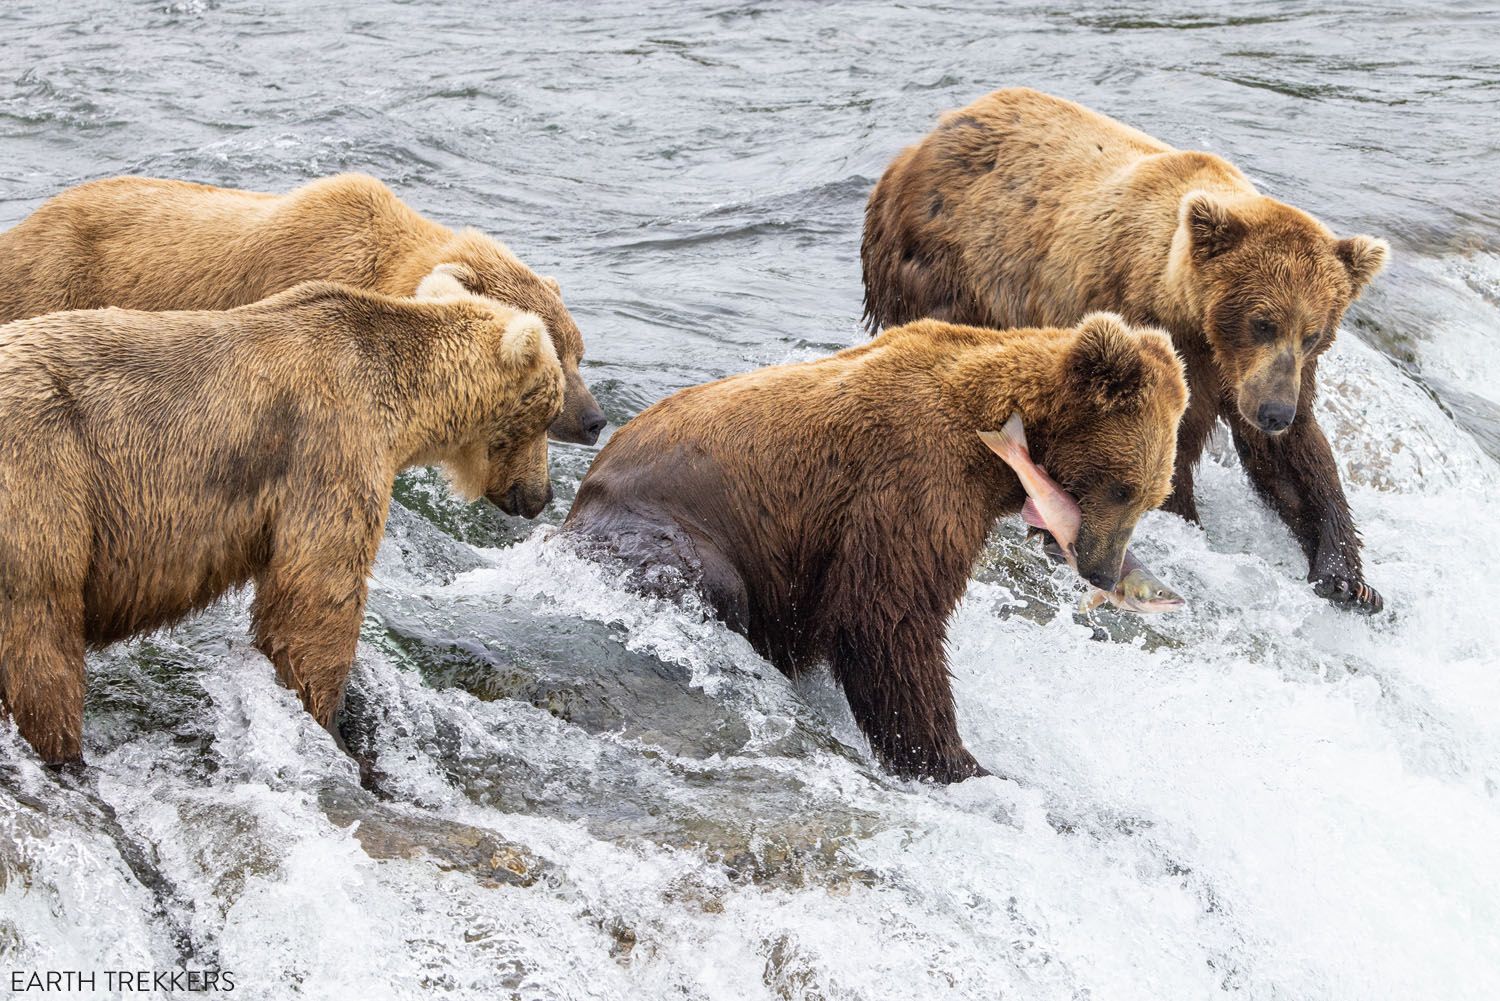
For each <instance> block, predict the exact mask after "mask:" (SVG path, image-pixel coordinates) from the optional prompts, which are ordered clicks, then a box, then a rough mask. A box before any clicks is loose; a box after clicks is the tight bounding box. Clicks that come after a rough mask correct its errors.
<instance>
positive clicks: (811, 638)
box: [565, 314, 1187, 782]
mask: <svg viewBox="0 0 1500 1001" xmlns="http://www.w3.org/2000/svg"><path fill="white" fill-rule="evenodd" d="M1186 401H1187V391H1186V386H1185V384H1184V382H1183V377H1182V365H1181V363H1180V362H1179V361H1178V359H1177V356H1176V355H1175V354H1174V353H1173V352H1172V348H1171V344H1170V342H1169V341H1168V340H1167V338H1166V336H1165V335H1163V334H1162V333H1160V332H1159V331H1131V330H1129V329H1128V328H1126V327H1125V326H1124V325H1123V324H1122V323H1121V321H1120V319H1119V317H1117V316H1112V315H1109V314H1099V315H1095V316H1090V317H1088V318H1086V319H1085V320H1084V321H1083V323H1082V324H1081V325H1080V326H1079V327H1078V328H1075V329H1070V330H1057V329H1037V330H1010V331H994V330H981V329H979V328H976V327H960V326H954V325H951V324H947V323H939V322H936V321H921V322H917V323H912V324H909V325H907V326H904V327H898V328H895V329H892V330H887V331H886V332H885V333H883V334H881V335H880V336H879V337H877V338H875V339H874V340H873V341H871V342H870V343H869V344H867V345H863V346H860V347H855V348H850V349H848V350H846V351H841V352H839V353H838V354H836V355H834V356H832V357H830V358H824V359H820V360H818V361H811V362H804V363H802V364H796V365H782V366H777V367H774V368H767V369H761V370H760V371H756V372H749V373H746V374H744V375H738V376H734V377H732V378H729V379H724V380H722V381H720V382H714V383H710V384H708V385H705V386H697V387H694V388H692V389H686V390H683V391H682V392H680V393H677V394H676V395H675V396H672V397H669V398H668V399H666V400H663V401H662V402H661V403H658V404H656V405H655V406H654V407H651V408H650V409H649V410H647V411H646V412H645V413H643V414H641V415H640V416H639V417H637V418H636V419H635V420H633V421H631V422H630V423H629V424H627V425H626V426H625V427H623V428H621V429H620V431H619V432H618V433H617V434H616V435H615V436H614V438H613V439H611V441H610V442H609V444H608V445H607V446H606V447H605V449H604V450H603V452H601V453H600V455H599V458H598V460H597V461H596V462H595V463H594V466H593V468H592V469H591V470H589V474H588V476H586V477H585V478H584V481H583V483H582V485H581V486H580V487H579V490H578V498H577V500H576V501H575V502H574V504H573V510H572V511H571V512H570V513H569V515H568V520H567V523H566V526H565V529H566V530H567V531H568V532H569V533H571V534H573V535H574V536H581V537H584V538H585V539H589V540H593V541H594V542H597V544H598V546H599V548H601V549H604V550H607V551H609V552H611V553H613V554H614V555H615V556H616V557H618V558H620V559H622V560H623V561H624V562H625V563H626V564H627V565H629V566H632V567H633V568H635V569H636V570H637V571H639V572H640V573H641V576H642V577H649V578H652V579H654V580H657V581H659V580H660V578H661V574H660V573H656V574H649V573H647V572H648V571H651V570H659V569H660V568H662V567H667V568H672V569H674V570H675V571H678V572H680V573H681V575H682V579H683V580H684V582H685V583H686V584H687V585H689V586H692V587H694V588H695V589H697V590H698V591H699V592H700V593H701V594H702V595H703V596H704V597H706V598H707V599H708V601H709V602H710V603H711V604H712V606H713V607H714V608H715V610H716V611H717V612H718V614H719V615H720V616H721V617H722V618H723V619H724V620H725V622H727V623H728V624H729V625H730V626H731V627H733V628H734V629H736V630H738V631H740V632H742V633H744V634H745V635H747V636H748V637H749V638H750V641H751V642H752V644H754V646H755V648H756V649H757V650H758V651H759V652H760V653H761V654H762V655H763V656H765V657H766V658H767V659H769V660H770V661H772V662H773V663H774V664H775V665H776V666H777V667H779V668H780V669H781V670H783V671H785V672H787V673H789V674H795V673H796V672H798V671H801V670H803V669H805V668H808V667H810V666H812V665H813V664H815V663H818V662H821V661H826V662H828V663H829V664H830V665H831V666H832V669H833V674H834V677H835V678H837V679H838V681H839V682H840V684H842V685H843V688H844V691H845V693H846V694H847V695H848V698H849V706H850V708H851V710H853V713H854V718H855V720H856V721H857V722H858V723H859V725H860V727H861V729H863V731H864V732H865V734H866V735H867V736H868V737H869V739H870V744H871V746H872V747H873V748H874V751H875V753H876V754H877V755H878V756H879V757H880V759H881V760H882V761H883V762H884V763H885V764H886V765H887V766H888V767H890V768H891V769H892V770H893V771H895V772H897V773H899V774H901V775H908V776H919V777H925V778H931V779H937V780H939V781H944V782H947V781H956V780H959V779H963V778H966V777H968V776H971V775H975V774H979V773H981V772H982V769H980V768H979V766H978V765H977V764H976V763H975V761H974V759H973V757H972V756H971V755H970V754H969V752H968V751H967V750H965V749H964V746H963V742H962V741H961V740H960V738H959V735H958V727H957V721H956V718H955V713H954V706H953V696H952V694H951V691H950V689H949V679H948V668H947V664H946V662H945V658H944V652H943V640H944V636H945V633H946V629H947V620H948V615H949V613H950V612H951V611H952V610H953V606H954V605H955V604H956V603H957V602H958V600H959V598H960V597H961V596H962V595H963V593H964V589H965V587H966V586H967V584H968V580H969V574H970V571H971V570H972V568H973V566H974V561H975V560H976V559H977V558H978V556H979V553H980V550H981V547H982V546H983V545H984V540H985V535H986V534H987V533H988V531H989V530H990V528H991V526H992V525H993V524H994V522H995V520H996V519H997V518H999V517H1000V516H1001V515H1004V514H1007V513H1013V512H1015V511H1018V510H1019V509H1020V507H1021V504H1022V502H1023V500H1024V499H1025V495H1024V492H1023V490H1022V488H1021V485H1020V483H1019V482H1018V481H1017V479H1016V477H1015V475H1014V474H1013V473H1012V472H1011V471H1010V469H1009V468H1008V467H1007V466H1006V465H1005V464H1004V463H1003V462H1001V461H1000V460H999V459H997V458H996V457H995V456H994V455H993V454H992V453H991V452H990V451H989V450H988V449H987V448H986V447H985V446H984V445H983V444H982V443H981V442H980V439H979V437H978V435H977V432H979V431H984V430H993V429H996V428H999V427H1000V426H1001V425H1003V424H1004V423H1005V421H1006V419H1007V418H1008V417H1009V416H1010V415H1011V414H1012V413H1014V412H1017V411H1019V412H1020V413H1021V415H1022V417H1023V419H1024V421H1025V423H1026V429H1027V435H1028V437H1029V439H1030V442H1031V446H1032V449H1033V454H1034V455H1035V457H1036V459H1037V460H1038V461H1039V462H1041V463H1043V464H1045V465H1046V466H1047V468H1048V470H1049V471H1050V472H1051V473H1052V474H1053V476H1055V477H1056V478H1057V479H1058V480H1059V481H1061V482H1062V483H1063V484H1064V485H1065V486H1066V487H1068V488H1069V489H1070V490H1071V491H1073V493H1074V495H1075V496H1076V497H1077V498H1078V500H1079V503H1080V505H1081V506H1082V508H1083V515H1084V521H1083V529H1082V532H1081V534H1080V535H1079V538H1078V541H1077V552H1078V564H1079V571H1080V572H1081V573H1082V574H1083V575H1085V576H1086V577H1088V578H1090V579H1091V580H1092V581H1093V582H1094V583H1096V584H1098V585H1099V586H1101V587H1110V586H1113V584H1114V582H1115V579H1116V577H1117V576H1118V574H1119V571H1120V563H1121V557H1122V555H1123V553H1124V551H1125V545H1126V543H1127V542H1128V541H1129V540H1130V534H1131V531H1132V530H1133V529H1134V527H1135V523H1136V520H1137V519H1138V518H1139V517H1140V515H1141V514H1142V512H1144V511H1146V510H1147V509H1148V508H1152V507H1155V506H1156V505H1158V504H1160V503H1161V501H1162V500H1163V498H1165V497H1166V496H1167V493H1168V491H1169V490H1170V489H1171V479H1172V460H1173V455H1174V452H1175V447H1176V434H1175V431H1176V427H1177V422H1178V420H1179V419H1180V418H1181V416H1182V411H1183V407H1184V405H1185V403H1186Z"/></svg>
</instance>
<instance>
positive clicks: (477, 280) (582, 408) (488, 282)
mask: <svg viewBox="0 0 1500 1001" xmlns="http://www.w3.org/2000/svg"><path fill="white" fill-rule="evenodd" d="M439 259H440V261H441V263H440V264H439V265H438V267H446V268H448V269H449V270H450V272H451V273H452V274H453V275H454V276H455V277H456V278H457V279H458V281H459V282H460V283H461V284H462V285H463V286H464V287H465V288H466V289H468V290H469V291H470V292H472V293H474V294H475V295H481V296H485V297H486V298H490V299H494V300H496V301H498V302H501V303H504V304H506V305H509V306H512V307H514V308H516V309H521V310H525V311H526V312H528V313H535V314H536V315H537V316H539V317H541V318H542V322H543V323H545V324H546V325H547V332H548V333H549V334H550V335H551V337H552V342H553V346H554V347H555V348H556V350H557V356H558V360H559V361H560V362H561V363H562V366H563V372H564V374H565V376H566V379H567V387H568V388H567V396H566V399H565V400H564V402H563V409H562V413H560V414H558V416H557V420H556V421H554V422H553V425H552V427H551V428H550V429H549V432H548V433H549V434H550V435H551V437H552V439H553V440H554V441H563V442H573V443H575V444H581V445H592V444H594V443H595V442H596V441H598V440H599V433H600V432H601V431H603V430H604V427H605V425H606V423H608V422H607V421H606V420H605V417H604V411H602V410H600V409H599V404H598V401H596V400H595V399H594V395H593V393H591V392H589V388H588V386H587V385H586V384H585V383H584V381H583V376H581V375H580V374H579V373H578V365H579V362H580V361H581V360H582V359H583V335H582V334H581V333H579V331H578V325H577V324H576V323H574V322H573V315H572V314H571V313H569V312H568V308H567V307H566V306H564V305H563V300H562V286H560V285H559V284H558V283H557V279H555V278H551V277H547V276H543V275H538V274H537V273H536V272H534V271H532V270H531V269H530V268H528V267H527V266H526V265H525V264H522V263H521V261H520V259H518V258H517V257H516V256H515V255H514V254H512V253H511V252H510V251H509V250H508V249H507V248H506V247H505V245H504V244H502V243H500V242H499V241H498V240H495V239H494V238H492V237H489V236H485V235H484V234H483V233H481V232H479V231H478V230H474V229H465V230H463V231H462V232H460V233H458V234H457V235H456V236H455V237H454V238H453V239H452V240H450V241H449V242H448V243H447V244H446V245H445V246H444V247H443V248H442V250H441V251H440V252H439Z"/></svg>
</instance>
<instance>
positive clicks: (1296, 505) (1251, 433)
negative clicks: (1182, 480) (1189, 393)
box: [1225, 398, 1385, 612]
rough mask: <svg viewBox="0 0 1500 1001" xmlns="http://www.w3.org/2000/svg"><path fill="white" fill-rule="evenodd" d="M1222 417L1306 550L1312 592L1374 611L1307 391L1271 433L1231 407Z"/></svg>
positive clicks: (1248, 467) (1248, 468)
mask: <svg viewBox="0 0 1500 1001" xmlns="http://www.w3.org/2000/svg"><path fill="white" fill-rule="evenodd" d="M1225 419H1226V420H1227V421H1228V422H1229V427H1230V430H1231V432H1232V433H1233V437H1234V446H1235V450H1236V451H1237V452H1238V453H1239V456H1240V462H1241V463H1243V464H1244V467H1245V472H1246V474H1247V475H1248V476H1249V477H1250V482H1251V484H1252V485H1253V486H1254V487H1255V490H1256V492H1257V493H1258V494H1260V496H1261V497H1262V498H1264V500H1265V501H1266V503H1267V504H1269V505H1270V506H1271V509H1272V510H1274V511H1275V512H1276V513H1277V514H1278V515H1279V516H1280V517H1281V520H1282V521H1284V522H1285V523H1286V525H1287V527H1288V528H1290V529H1291V531H1292V534H1293V535H1294V536H1295V537H1296V539H1297V541H1298V543H1300V544H1301V546H1302V551H1303V552H1304V553H1305V554H1306V555H1307V562H1308V572H1307V579H1308V580H1309V581H1311V582H1312V584H1313V587H1314V588H1315V590H1316V591H1317V593H1318V594H1319V595H1320V596H1322V597H1324V598H1327V599H1329V600H1330V601H1333V602H1335V603H1337V604H1340V605H1345V606H1348V607H1351V608H1355V609H1357V610H1359V611H1364V612H1378V611H1380V610H1381V609H1382V608H1383V607H1384V605H1385V599H1383V598H1382V597H1381V596H1380V593H1379V592H1378V591H1376V590H1375V589H1374V588H1373V587H1371V586H1370V585H1369V584H1366V583H1365V579H1364V567H1363V563H1362V561H1361V559H1360V539H1359V531H1358V530H1357V529H1356V528H1355V527H1354V517H1353V515H1352V514H1350V511H1349V501H1348V499H1347V498H1346V497H1345V496H1344V487H1343V484H1342V483H1341V482H1340V481H1339V470H1338V464H1337V463H1336V462H1335V461H1334V458H1333V449H1332V448H1330V447H1329V445H1328V438H1327V437H1326V436H1325V435H1324V434H1323V429H1322V428H1321V427H1319V426H1318V422H1317V420H1316V419H1315V418H1314V417H1313V416H1312V401H1311V399H1308V398H1304V399H1303V401H1302V403H1301V405H1300V406H1298V408H1297V417H1296V419H1295V420H1293V421H1292V426H1291V427H1289V428H1287V429H1286V430H1285V431H1283V432H1282V433H1281V434H1279V435H1275V436H1272V435H1268V434H1265V433H1264V432H1262V431H1260V430H1258V429H1256V428H1253V427H1251V426H1250V425H1249V424H1248V423H1246V421H1245V419H1244V418H1243V417H1241V416H1240V415H1239V413H1238V412H1237V411H1232V410H1231V411H1230V412H1226V414H1225Z"/></svg>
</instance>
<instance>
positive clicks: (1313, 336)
mask: <svg viewBox="0 0 1500 1001" xmlns="http://www.w3.org/2000/svg"><path fill="white" fill-rule="evenodd" d="M1322 339H1323V331H1321V330H1310V331H1308V333H1307V336H1306V337H1304V338H1302V350H1303V351H1311V350H1312V349H1313V348H1315V347H1317V346H1318V342H1319V341H1321V340H1322Z"/></svg>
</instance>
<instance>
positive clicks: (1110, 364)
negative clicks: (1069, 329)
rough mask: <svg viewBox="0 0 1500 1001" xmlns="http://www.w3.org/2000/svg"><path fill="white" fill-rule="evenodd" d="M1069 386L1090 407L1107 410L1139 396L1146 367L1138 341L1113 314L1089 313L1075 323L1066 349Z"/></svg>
mask: <svg viewBox="0 0 1500 1001" xmlns="http://www.w3.org/2000/svg"><path fill="white" fill-rule="evenodd" d="M1067 369H1068V379H1069V380H1070V383H1071V386H1072V389H1073V391H1074V393H1076V394H1077V395H1078V396H1079V397H1081V398H1082V399H1083V400H1085V401H1087V402H1088V403H1089V404H1091V405H1092V406H1094V407H1096V408H1099V409H1103V410H1108V409H1112V408H1114V407H1118V406H1120V405H1122V404H1125V403H1129V402H1131V401H1134V400H1137V399H1139V398H1140V396H1141V395H1142V393H1143V392H1144V389H1145V381H1146V367H1145V362H1144V361H1143V359H1142V358H1141V349H1140V344H1139V343H1138V342H1137V339H1136V337H1135V335H1134V334H1132V333H1131V332H1130V328H1129V327H1127V326H1126V325H1125V321H1124V320H1123V319H1121V318H1120V317H1119V316H1118V315H1116V314H1114V313H1090V314H1089V315H1088V316H1085V317H1084V318H1083V322H1082V323H1080V324H1079V325H1078V339H1077V340H1076V341H1074V342H1073V346H1072V347H1071V348H1070V349H1069V350H1068V359H1067Z"/></svg>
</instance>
